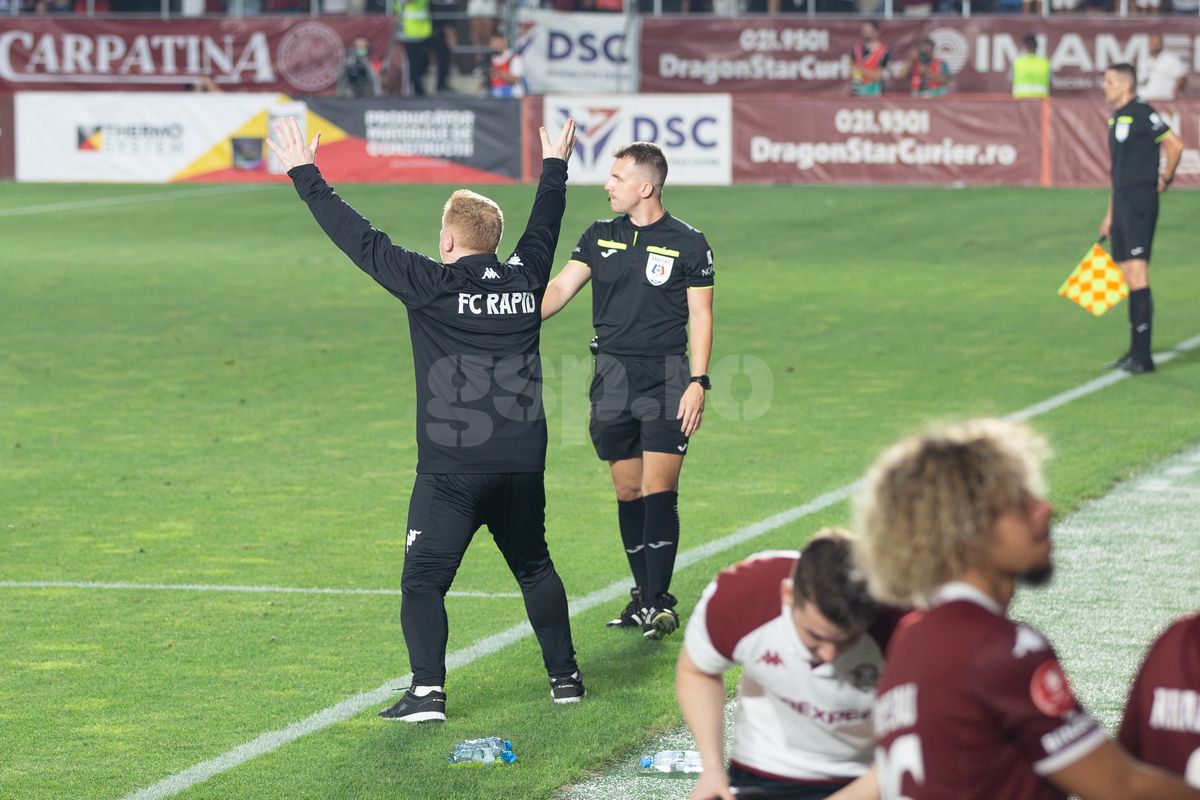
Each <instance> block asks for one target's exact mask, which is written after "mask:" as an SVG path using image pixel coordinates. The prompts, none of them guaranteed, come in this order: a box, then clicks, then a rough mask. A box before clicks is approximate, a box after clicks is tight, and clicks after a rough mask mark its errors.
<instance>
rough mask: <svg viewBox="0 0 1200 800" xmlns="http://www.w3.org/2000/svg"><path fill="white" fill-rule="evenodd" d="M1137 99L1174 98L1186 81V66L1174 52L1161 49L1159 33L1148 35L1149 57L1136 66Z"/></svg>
mask: <svg viewBox="0 0 1200 800" xmlns="http://www.w3.org/2000/svg"><path fill="white" fill-rule="evenodd" d="M1138 75H1140V76H1141V80H1140V81H1139V82H1138V91H1137V96H1138V99H1139V100H1145V101H1147V102H1148V101H1150V100H1175V99H1177V98H1178V97H1179V95H1181V94H1183V85H1184V83H1186V82H1187V67H1185V66H1184V65H1183V61H1181V60H1180V58H1179V56H1177V55H1175V54H1174V53H1172V52H1170V51H1168V50H1164V49H1163V38H1162V36H1160V35H1159V34H1157V33H1156V34H1154V35H1153V36H1151V37H1150V58H1148V59H1147V60H1146V61H1144V62H1143V63H1142V65H1141V66H1140V67H1139V68H1138Z"/></svg>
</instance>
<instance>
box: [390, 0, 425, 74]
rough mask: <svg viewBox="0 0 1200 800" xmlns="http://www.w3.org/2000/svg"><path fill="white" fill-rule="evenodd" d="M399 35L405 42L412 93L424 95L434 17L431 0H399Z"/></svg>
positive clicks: (397, 9)
mask: <svg viewBox="0 0 1200 800" xmlns="http://www.w3.org/2000/svg"><path fill="white" fill-rule="evenodd" d="M396 19H397V20H399V23H398V26H397V28H396V39H397V40H399V41H400V42H401V43H402V44H403V45H404V54H405V56H406V57H407V59H408V81H409V94H411V95H412V96H413V97H424V96H425V73H426V72H428V71H429V39H430V37H432V36H433V21H432V19H431V17H430V16H429V0H396Z"/></svg>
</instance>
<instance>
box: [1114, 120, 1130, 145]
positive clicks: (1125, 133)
mask: <svg viewBox="0 0 1200 800" xmlns="http://www.w3.org/2000/svg"><path fill="white" fill-rule="evenodd" d="M1132 123H1133V117H1117V128H1116V131H1114V133H1115V135H1116V137H1117V141H1118V142H1124V141H1125V140H1126V139H1128V138H1129V126H1130V125H1131V124H1132Z"/></svg>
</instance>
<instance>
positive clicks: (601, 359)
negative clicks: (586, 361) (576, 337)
mask: <svg viewBox="0 0 1200 800" xmlns="http://www.w3.org/2000/svg"><path fill="white" fill-rule="evenodd" d="M690 379H691V370H690V368H689V367H688V360H687V356H683V355H676V356H656V357H654V358H628V357H623V356H611V355H606V354H604V353H600V354H599V355H598V356H596V374H595V376H594V377H593V378H592V388H591V392H590V396H591V399H592V418H591V422H590V423H589V424H588V429H589V431H590V432H591V434H592V444H593V445H594V446H595V448H596V455H598V456H599V457H600V458H602V459H603V460H605V461H620V460H623V459H626V458H637V457H638V456H640V455H642V453H643V452H646V451H649V452H652V453H674V454H675V455H680V456H682V455H686V454H687V448H688V437H686V436H684V435H683V433H682V432H681V431H680V428H681V427H682V424H683V421H682V420H679V419H676V418H675V415H676V414H677V413H678V412H679V400H680V398H682V397H683V393H684V391H685V390H686V389H687V387H688V382H689V380H690Z"/></svg>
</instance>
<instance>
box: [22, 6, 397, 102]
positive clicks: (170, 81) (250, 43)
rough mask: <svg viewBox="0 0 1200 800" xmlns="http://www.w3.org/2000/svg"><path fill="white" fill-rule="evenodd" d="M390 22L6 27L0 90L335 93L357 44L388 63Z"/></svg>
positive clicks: (28, 21)
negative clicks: (201, 85)
mask: <svg viewBox="0 0 1200 800" xmlns="http://www.w3.org/2000/svg"><path fill="white" fill-rule="evenodd" d="M391 35H392V22H391V20H390V18H388V17H379V16H375V17H321V18H319V19H311V18H291V19H275V18H253V19H205V20H111V19H103V20H100V19H92V20H88V19H72V18H68V17H63V18H57V19H47V18H44V17H43V18H32V17H12V18H11V19H8V20H4V21H0V92H14V91H47V90H51V91H60V90H63V91H66V90H69V91H81V90H91V89H98V90H124V91H136V90H155V91H163V90H168V91H179V90H181V89H187V88H190V86H191V85H192V84H193V83H194V82H195V81H196V80H198V79H199V78H202V77H209V78H211V79H212V80H213V81H214V82H215V83H216V84H217V86H218V87H219V88H220V89H222V90H225V91H230V90H242V91H254V92H269V91H277V92H288V93H292V94H328V93H330V92H332V91H333V89H334V86H335V85H336V83H337V76H338V71H339V69H340V67H341V65H342V63H343V62H344V61H345V59H346V48H347V46H348V45H349V43H350V42H351V41H352V40H353V39H354V38H355V37H358V36H365V37H367V38H368V39H369V40H370V42H371V47H372V51H373V52H374V53H376V54H379V55H382V54H383V53H384V52H385V51H386V49H387V46H388V42H389V41H390V39H391Z"/></svg>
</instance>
